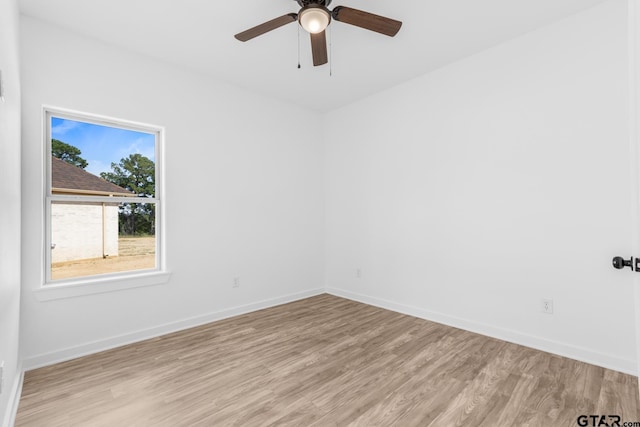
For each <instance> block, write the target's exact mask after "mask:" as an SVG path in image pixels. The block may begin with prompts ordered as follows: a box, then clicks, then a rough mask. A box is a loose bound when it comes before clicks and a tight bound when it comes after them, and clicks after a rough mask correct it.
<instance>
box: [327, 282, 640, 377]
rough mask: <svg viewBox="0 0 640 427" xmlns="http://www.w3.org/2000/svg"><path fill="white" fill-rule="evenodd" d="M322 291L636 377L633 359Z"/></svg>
mask: <svg viewBox="0 0 640 427" xmlns="http://www.w3.org/2000/svg"><path fill="white" fill-rule="evenodd" d="M326 292H327V293H328V294H331V295H335V296H339V297H343V298H347V299H350V300H353V301H357V302H361V303H364V304H368V305H373V306H376V307H380V308H384V309H387V310H391V311H395V312H398V313H402V314H408V315H410V316H414V317H418V318H420V319H425V320H430V321H432V322H437V323H441V324H443V325H447V326H453V327H455V328H459V329H464V330H466V331H470V332H475V333H478V334H481V335H486V336H489V337H492V338H497V339H500V340H503V341H508V342H511V343H514V344H519V345H523V346H525V347H530V348H534V349H536V350H541V351H545V352H547V353H553V354H556V355H558V356H563V357H568V358H570V359H575V360H579V361H581V362H585V363H589V364H592V365H596V366H601V367H603V368H607V369H612V370H615V371H619V372H624V373H626V374H630V375H635V376H637V375H638V368H637V366H636V361H635V360H628V359H622V358H619V357H615V356H612V355H608V354H603V353H598V352H595V351H593V350H589V349H586V348H582V347H577V346H573V345H570V344H565V343H561V342H557V341H552V340H548V339H545V338H540V337H536V336H533V335H528V334H523V333H521V332H517V331H513V330H510V329H504V328H499V327H496V326H492V325H488V324H483V323H478V322H474V321H472V320H468V319H463V318H460V317H456V316H450V315H447V314H443V313H438V312H434V311H430V310H425V309H422V308H418V307H412V306H409V305H405V304H399V303H396V302H393V301H388V300H385V299H380V298H375V297H370V296H367V295H361V294H358V293H354V292H350V291H345V290H341V289H335V288H327V289H326Z"/></svg>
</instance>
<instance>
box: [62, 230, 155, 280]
mask: <svg viewBox="0 0 640 427" xmlns="http://www.w3.org/2000/svg"><path fill="white" fill-rule="evenodd" d="M118 252H119V256H117V257H107V258H92V259H82V260H77V261H66V262H58V263H55V264H53V265H52V266H51V278H52V279H53V280H59V279H70V278H74V277H83V276H95V275H96V274H106V273H118V272H122V271H130V270H145V269H149V268H155V264H156V238H155V237H153V236H151V237H120V238H119V239H118Z"/></svg>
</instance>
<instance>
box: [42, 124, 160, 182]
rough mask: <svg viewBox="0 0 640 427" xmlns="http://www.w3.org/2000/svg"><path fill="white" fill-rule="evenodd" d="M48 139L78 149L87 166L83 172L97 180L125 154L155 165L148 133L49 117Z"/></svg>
mask: <svg viewBox="0 0 640 427" xmlns="http://www.w3.org/2000/svg"><path fill="white" fill-rule="evenodd" d="M51 138H53V139H58V140H60V141H62V142H66V143H67V144H69V145H73V146H74V147H78V148H79V149H80V151H82V154H81V155H80V157H82V158H83V159H85V160H86V161H87V162H88V163H89V165H88V166H87V167H86V168H85V170H86V171H87V172H90V173H92V174H94V175H98V176H100V172H110V171H111V163H112V162H113V163H119V162H120V159H122V158H124V157H129V154H134V153H139V154H142V155H143V156H145V157H147V158H149V159H151V160H153V161H154V162H155V161H156V159H155V136H154V135H153V134H150V133H144V132H136V131H132V130H126V129H118V128H113V127H108V126H100V125H94V124H91V123H84V122H77V121H74V120H68V119H60V118H58V117H52V118H51Z"/></svg>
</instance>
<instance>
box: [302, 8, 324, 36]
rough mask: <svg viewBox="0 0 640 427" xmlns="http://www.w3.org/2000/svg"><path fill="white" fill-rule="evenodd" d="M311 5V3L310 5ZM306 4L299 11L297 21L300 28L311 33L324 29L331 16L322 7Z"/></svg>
mask: <svg viewBox="0 0 640 427" xmlns="http://www.w3.org/2000/svg"><path fill="white" fill-rule="evenodd" d="M310 6H311V5H310ZM310 6H307V7H305V8H304V9H302V11H301V12H300V16H299V18H298V19H299V21H300V25H301V26H302V28H304V29H305V30H306V31H307V32H309V33H311V34H318V33H321V32H323V31H324V29H325V28H327V25H329V21H330V20H331V16H329V12H328V11H327V10H326V9H324V8H323V7H318V6H315V7H310Z"/></svg>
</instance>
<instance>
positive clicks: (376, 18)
mask: <svg viewBox="0 0 640 427" xmlns="http://www.w3.org/2000/svg"><path fill="white" fill-rule="evenodd" d="M332 15H333V19H335V20H336V21H340V22H344V23H347V24H351V25H355V26H356V27H360V28H364V29H366V30H371V31H375V32H376V33H380V34H384V35H386V36H390V37H393V36H395V35H396V34H397V33H398V31H400V27H402V22H401V21H396V20H395V19H391V18H385V17H384V16H380V15H374V14H373V13H369V12H364V11H362V10H358V9H352V8H350V7H345V6H337V7H336V8H334V9H333V12H332Z"/></svg>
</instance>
